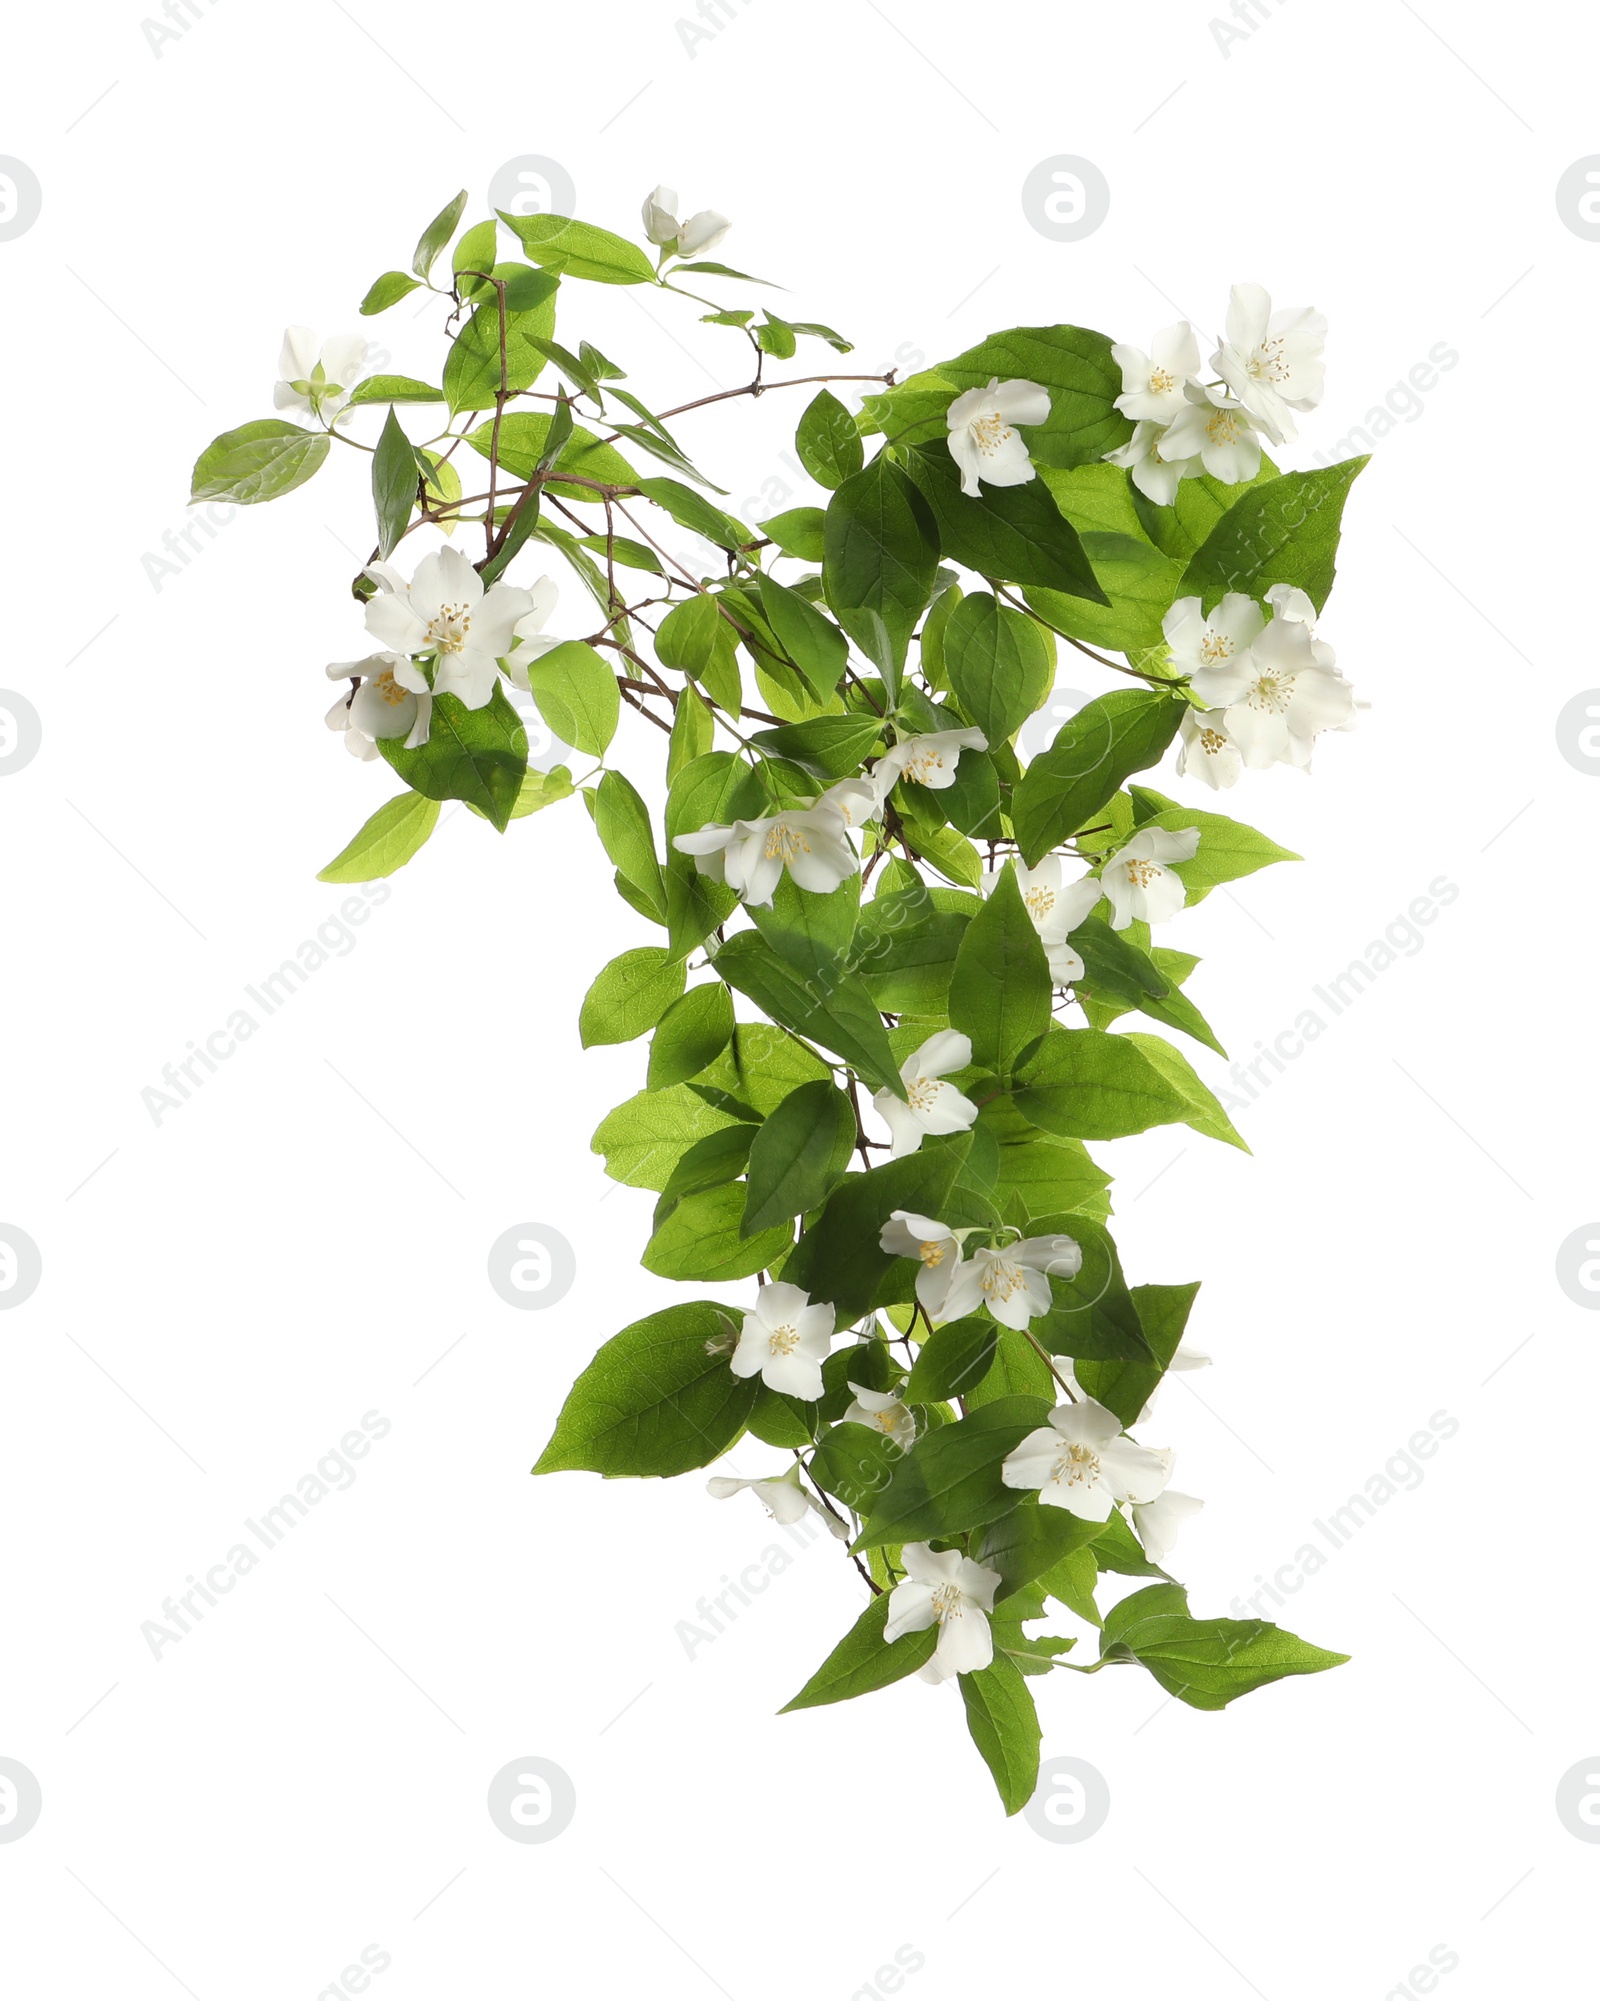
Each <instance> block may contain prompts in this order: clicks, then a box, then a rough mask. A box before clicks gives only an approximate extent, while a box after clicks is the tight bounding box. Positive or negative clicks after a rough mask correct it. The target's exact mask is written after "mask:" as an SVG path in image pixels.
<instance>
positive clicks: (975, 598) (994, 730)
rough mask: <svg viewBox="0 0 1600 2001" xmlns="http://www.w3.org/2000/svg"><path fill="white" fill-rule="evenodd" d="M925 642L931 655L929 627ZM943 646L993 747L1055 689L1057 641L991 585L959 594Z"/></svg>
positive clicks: (949, 670) (957, 691) (958, 688)
mask: <svg viewBox="0 0 1600 2001" xmlns="http://www.w3.org/2000/svg"><path fill="white" fill-rule="evenodd" d="M942 601H943V600H941V602H942ZM1072 602H1073V603H1076V602H1078V600H1076V599H1073V600H1072ZM929 617H930V619H931V618H932V613H931V612H930V614H929ZM922 644H923V658H924V659H926V658H927V650H928V642H927V635H926V632H924V635H923V643H922ZM937 647H938V652H939V657H940V660H941V662H942V663H943V669H944V676H945V679H946V680H947V681H948V683H949V685H950V689H951V692H952V693H953V694H954V695H955V698H956V700H957V701H958V702H959V703H960V704H961V706H962V708H963V709H964V710H965V712H966V713H967V714H968V715H969V716H970V717H971V718H972V720H973V721H974V722H975V723H976V724H977V725H978V727H979V729H981V730H982V731H983V733H984V735H985V736H986V737H987V738H988V739H989V744H990V748H991V749H992V748H993V747H994V746H995V745H997V744H1001V743H1004V742H1005V741H1006V740H1007V739H1008V738H1009V737H1011V736H1013V735H1015V733H1016V732H1017V730H1019V729H1020V728H1021V727H1022V725H1023V723H1024V722H1026V721H1027V719H1028V717H1029V716H1031V715H1032V714H1033V712H1034V710H1035V709H1037V708H1038V707H1039V705H1040V704H1041V703H1042V702H1043V700H1044V698H1045V696H1046V695H1048V694H1049V692H1050V686H1051V681H1052V678H1053V676H1054V673H1055V643H1054V641H1053V640H1052V639H1051V638H1050V636H1049V635H1048V634H1047V633H1046V632H1045V631H1044V630H1043V628H1042V627H1041V626H1039V625H1037V624H1036V623H1035V622H1034V621H1033V620H1032V619H1031V618H1025V617H1024V616H1023V614H1022V613H1021V612H1019V611H1011V610H1009V609H1007V607H1005V606H1004V605H1002V604H1000V603H999V602H998V601H997V600H996V599H995V598H993V597H991V596H990V595H989V593H988V592H987V591H977V592H974V594H973V595H972V596H971V597H967V598H960V599H959V600H958V602H957V603H956V604H955V605H954V607H953V608H952V609H951V612H950V615H949V618H948V620H947V621H946V622H945V624H944V626H943V630H942V633H941V635H940V637H939V639H938V641H937ZM964 762H965V760H963V763H964Z"/></svg>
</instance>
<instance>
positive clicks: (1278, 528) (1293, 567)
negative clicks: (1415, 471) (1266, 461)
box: [1177, 458, 1367, 611]
mask: <svg viewBox="0 0 1600 2001" xmlns="http://www.w3.org/2000/svg"><path fill="white" fill-rule="evenodd" d="M1366 463H1367V461H1366V460H1365V459H1364V458H1359V459H1345V460H1343V461H1341V463H1340V464H1338V465H1332V466H1323V467H1320V468H1319V469H1317V470H1316V471H1313V472H1286V473H1284V474H1282V475H1281V476H1280V477H1279V478H1277V479H1269V480H1264V481H1263V482H1262V483H1261V484H1260V485H1259V486H1251V487H1247V488H1246V489H1245V490H1244V492H1242V493H1241V494H1240V496H1239V498H1238V499H1237V500H1236V501H1235V502H1234V503H1233V505H1232V506H1231V507H1230V508H1229V509H1228V511H1227V513H1226V514H1224V515H1223V517H1222V519H1221V520H1220V521H1219V522H1218V523H1217V525H1216V527H1215V528H1213V529H1212V531H1211V533H1210V534H1209V535H1208V536H1207V537H1206V539H1205V541H1204V542H1202V543H1201V545H1200V547H1199V548H1198V549H1196V551H1195V552H1194V554H1193V556H1191V557H1190V559H1189V567H1188V568H1187V569H1186V570H1185V571H1184V573H1183V580H1182V582H1181V583H1180V584H1179V585H1178V590H1177V595H1178V596H1180V597H1187V596H1192V595H1195V594H1198V595H1199V596H1200V598H1201V599H1202V600H1203V601H1204V604H1205V607H1206V609H1207V610H1208V611H1209V610H1210V609H1211V607H1212V606H1213V605H1214V604H1215V603H1216V601H1217V600H1218V598H1220V597H1222V596H1223V595H1224V593H1225V592H1228V591H1243V592H1244V594H1245V595H1246V597H1253V598H1264V597H1265V596H1266V594H1267V591H1268V590H1269V589H1270V587H1271V586H1272V585H1273V584H1295V585H1298V587H1299V588H1300V589H1301V590H1303V591H1304V592H1305V593H1306V595H1307V596H1308V597H1309V598H1310V599H1311V602H1312V603H1313V604H1314V605H1315V606H1316V607H1317V609H1318V610H1319V611H1320V610H1321V609H1322V607H1323V605H1324V604H1325V603H1326V601H1327V597H1328V593H1329V591H1331V590H1332V589H1333V559H1334V555H1335V553H1336V551H1337V550H1338V547H1339V526H1340V522H1341V520H1342V518H1343V515H1344V504H1345V501H1346V499H1347V498H1348V496H1349V492H1350V486H1351V482H1352V481H1353V480H1354V479H1355V476H1356V474H1357V473H1359V472H1360V471H1361V469H1362V467H1363V466H1364V465H1365V464H1366Z"/></svg>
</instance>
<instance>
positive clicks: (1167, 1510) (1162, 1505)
mask: <svg viewBox="0 0 1600 2001" xmlns="http://www.w3.org/2000/svg"><path fill="white" fill-rule="evenodd" d="M1155 1457H1156V1458H1157V1459H1159V1460H1160V1461H1161V1462H1162V1464H1163V1465H1164V1466H1165V1467H1166V1470H1167V1478H1168V1479H1169V1480H1170V1479H1171V1477H1172V1468H1173V1463H1174V1459H1173V1454H1172V1453H1171V1452H1168V1451H1165V1450H1162V1451H1158V1452H1157V1453H1156V1454H1155ZM1204 1506H1205V1502H1204V1501H1197V1500H1196V1499H1195V1497H1194V1495H1193V1494H1178V1493H1174V1491H1173V1490H1172V1488H1171V1487H1164V1488H1163V1489H1162V1490H1161V1492H1160V1493H1159V1494H1157V1496H1156V1497H1155V1499H1154V1500H1153V1501H1136V1502H1135V1503H1134V1504H1133V1506H1132V1507H1131V1508H1130V1510H1129V1512H1130V1513H1131V1514H1132V1516H1133V1526H1134V1529H1135V1531H1136V1532H1137V1534H1138V1537H1139V1540H1140V1542H1141V1543H1142V1544H1143V1545H1144V1553H1145V1555H1146V1556H1147V1557H1149V1559H1150V1561H1151V1562H1152V1563H1160V1562H1161V1561H1162V1559H1163V1558H1164V1557H1166V1556H1167V1555H1169V1554H1170V1553H1171V1550H1172V1548H1173V1545H1174V1544H1175V1543H1176V1542H1177V1540H1178V1533H1179V1531H1180V1530H1181V1529H1182V1527H1183V1525H1184V1523H1185V1522H1186V1521H1188V1520H1189V1519H1190V1517H1191V1516H1193V1515H1197V1514H1199V1512H1200V1510H1201V1509H1202V1508H1203V1507H1204Z"/></svg>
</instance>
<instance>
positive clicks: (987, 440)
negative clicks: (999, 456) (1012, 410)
mask: <svg viewBox="0 0 1600 2001" xmlns="http://www.w3.org/2000/svg"><path fill="white" fill-rule="evenodd" d="M1013 436H1015V433H1014V432H1013V431H1012V429H1011V426H1010V425H1009V424H1008V423H1007V422H1006V420H1005V418H1004V417H1002V416H1001V415H1000V412H999V411H998V410H991V411H990V412H989V414H988V415H987V416H986V417H979V418H978V419H977V421H976V422H975V423H974V424H973V426H972V437H973V442H974V443H975V444H976V445H977V447H978V450H979V451H980V452H982V453H983V454H984V455H985V457H988V458H992V457H993V456H994V454H995V453H996V452H997V451H999V449H1000V447H1001V446H1002V445H1003V444H1004V443H1005V442H1006V440H1007V439H1008V438H1010V437H1013Z"/></svg>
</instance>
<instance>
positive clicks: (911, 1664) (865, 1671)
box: [783, 1592, 939, 1711]
mask: <svg viewBox="0 0 1600 2001" xmlns="http://www.w3.org/2000/svg"><path fill="white" fill-rule="evenodd" d="M888 1621H889V1594H888V1592H883V1593H881V1594H880V1595H879V1596H878V1597H876V1598H874V1599H873V1601H872V1603H871V1604H870V1605H869V1606H868V1607H867V1609H866V1610H865V1611H864V1612H863V1613H862V1615H861V1617H860V1618H859V1619H857V1621H856V1623H855V1624H854V1625H853V1626H852V1627H851V1628H850V1630H849V1632H848V1633H846V1634H845V1636H844V1638H843V1639H842V1640H841V1641H840V1642H839V1644H838V1646H836V1647H835V1648H834V1650H833V1652H832V1653H831V1654H829V1656H828V1658H827V1659H826V1660H825V1661H824V1662H823V1663H822V1665H821V1667H819V1668H818V1669H817V1671H816V1673H815V1674H814V1675H813V1676H812V1677H811V1679H810V1680H809V1681H808V1682H807V1683H806V1685H805V1687H804V1688H803V1689H801V1691H800V1693H799V1694H798V1695H797V1696H795V1697H794V1698H793V1699H792V1700H791V1701H789V1702H786V1703H785V1704H784V1705H783V1707H784V1710H785V1711H788V1710H791V1709H815V1708H817V1707H819V1705H821V1704H822V1703H825V1702H845V1701H848V1700H849V1698H850V1697H851V1696H855V1695H870V1694H871V1693H872V1691H873V1690H874V1689H875V1688H887V1687H888V1686H889V1684H890V1683H891V1682H895V1681H901V1680H903V1679H904V1678H905V1676H906V1675H908V1674H915V1673H916V1671H917V1669H918V1668H920V1667H925V1666H926V1665H927V1663H928V1662H929V1661H930V1660H931V1659H932V1658H933V1650H934V1648H935V1647H936V1646H937V1645H938V1644H939V1628H938V1627H937V1626H929V1627H927V1628H925V1629H924V1630H923V1631H922V1632H920V1633H902V1634H901V1636H900V1638H899V1639H898V1640H896V1641H895V1642H894V1643H893V1645H892V1646H891V1645H890V1644H889V1643H888V1642H887V1641H886V1640H885V1639H884V1637H883V1629H884V1627H885V1626H886V1625H887V1624H888Z"/></svg>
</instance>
